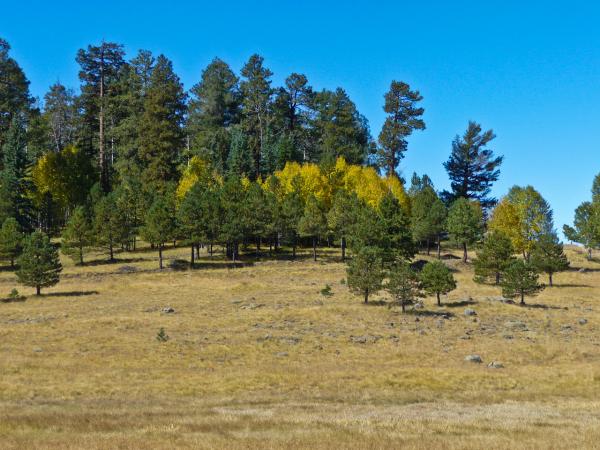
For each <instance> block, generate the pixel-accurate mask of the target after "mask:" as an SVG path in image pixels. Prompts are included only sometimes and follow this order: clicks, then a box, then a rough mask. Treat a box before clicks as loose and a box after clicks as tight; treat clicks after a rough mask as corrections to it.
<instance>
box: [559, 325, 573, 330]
mask: <svg viewBox="0 0 600 450" xmlns="http://www.w3.org/2000/svg"><path fill="white" fill-rule="evenodd" d="M572 328H573V327H572V326H571V325H561V326H560V329H561V330H562V331H569V330H570V329H572Z"/></svg>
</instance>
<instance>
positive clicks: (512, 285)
mask: <svg viewBox="0 0 600 450" xmlns="http://www.w3.org/2000/svg"><path fill="white" fill-rule="evenodd" d="M538 278H539V276H538V273H537V270H536V269H535V267H534V266H532V265H531V264H529V263H527V262H525V261H523V260H521V259H517V260H515V261H513V262H512V263H511V264H510V266H508V268H507V269H506V270H505V272H504V277H503V279H502V282H501V285H502V295H504V296H505V297H520V298H521V304H525V296H533V295H535V294H537V293H538V292H540V291H541V290H543V289H544V286H543V285H541V284H539V283H538Z"/></svg>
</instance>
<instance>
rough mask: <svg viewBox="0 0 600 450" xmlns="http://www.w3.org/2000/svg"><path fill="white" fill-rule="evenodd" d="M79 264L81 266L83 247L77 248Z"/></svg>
mask: <svg viewBox="0 0 600 450" xmlns="http://www.w3.org/2000/svg"><path fill="white" fill-rule="evenodd" d="M79 264H80V265H82V266H83V247H81V246H80V247H79Z"/></svg>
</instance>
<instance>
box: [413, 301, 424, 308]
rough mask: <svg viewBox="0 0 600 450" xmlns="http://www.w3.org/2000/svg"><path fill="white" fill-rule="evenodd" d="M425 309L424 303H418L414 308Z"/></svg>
mask: <svg viewBox="0 0 600 450" xmlns="http://www.w3.org/2000/svg"><path fill="white" fill-rule="evenodd" d="M423 308H425V305H424V304H423V302H417V303H415V306H413V309H423Z"/></svg>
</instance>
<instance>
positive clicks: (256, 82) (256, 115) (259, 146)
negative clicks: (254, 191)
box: [240, 54, 273, 179]
mask: <svg viewBox="0 0 600 450" xmlns="http://www.w3.org/2000/svg"><path fill="white" fill-rule="evenodd" d="M263 63H264V58H263V57H262V56H259V55H256V54H255V55H252V56H251V57H250V59H249V60H248V62H247V63H246V64H245V65H244V67H243V68H242V77H244V79H243V81H242V82H241V83H240V90H241V93H242V111H241V112H242V126H243V129H244V132H245V134H246V136H247V139H248V146H249V148H250V152H251V154H252V160H253V162H254V166H253V172H252V173H251V174H248V175H250V176H251V178H253V179H256V178H257V177H259V176H260V175H261V174H262V171H261V158H262V155H263V152H264V150H265V144H266V143H267V133H268V128H269V122H270V120H271V117H270V116H271V96H272V94H273V90H272V89H271V76H272V75H273V72H271V71H270V70H269V69H267V68H266V67H264V65H263Z"/></svg>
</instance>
